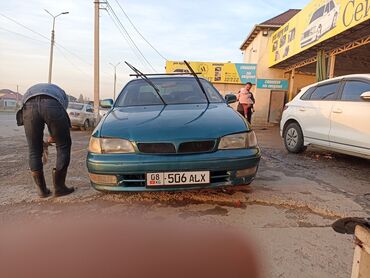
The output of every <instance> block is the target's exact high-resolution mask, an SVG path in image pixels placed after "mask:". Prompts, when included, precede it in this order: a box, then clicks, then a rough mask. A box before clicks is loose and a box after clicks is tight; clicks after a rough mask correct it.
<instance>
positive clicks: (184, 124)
mask: <svg viewBox="0 0 370 278" xmlns="http://www.w3.org/2000/svg"><path fill="white" fill-rule="evenodd" d="M248 129H249V128H248V126H247V124H246V122H245V121H244V120H243V118H242V117H241V116H240V115H239V114H238V113H237V112H236V111H235V110H233V109H232V108H231V107H229V106H227V105H226V104H225V103H220V104H209V105H207V104H181V105H180V104H178V105H166V106H163V105H155V106H136V107H117V108H114V109H113V110H112V111H111V112H110V113H109V114H108V115H107V116H106V118H105V119H104V122H102V124H101V126H100V130H98V134H95V135H96V136H100V137H116V138H124V139H128V140H131V141H135V142H158V141H176V140H184V139H192V140H202V139H216V138H219V137H221V136H224V135H227V134H232V133H238V132H243V131H247V130H248Z"/></svg>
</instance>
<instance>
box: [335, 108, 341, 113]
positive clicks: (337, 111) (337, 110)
mask: <svg viewBox="0 0 370 278" xmlns="http://www.w3.org/2000/svg"><path fill="white" fill-rule="evenodd" d="M342 112H343V110H342V109H339V108H337V109H334V110H333V113H336V114H340V113H342Z"/></svg>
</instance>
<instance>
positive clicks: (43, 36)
mask: <svg viewBox="0 0 370 278" xmlns="http://www.w3.org/2000/svg"><path fill="white" fill-rule="evenodd" d="M0 15H1V16H3V17H5V18H6V19H8V20H10V21H12V22H13V23H15V24H17V25H18V26H21V27H23V28H25V29H27V30H28V31H31V32H32V33H34V34H36V35H38V36H40V37H42V38H44V39H46V40H48V41H49V42H50V38H48V37H47V36H45V35H43V34H41V33H39V32H37V31H35V30H33V29H31V28H29V27H27V26H26V25H24V24H22V23H20V22H18V21H16V20H15V19H13V18H11V17H8V16H6V15H4V14H2V13H0ZM55 45H58V46H59V47H60V48H63V49H64V50H65V51H66V52H68V53H69V54H70V55H72V56H74V57H76V58H77V59H79V60H80V61H82V62H84V63H86V64H88V65H89V66H91V65H92V64H91V63H89V62H86V61H85V60H84V59H82V58H81V57H79V56H78V55H76V54H74V53H73V52H71V51H70V50H68V49H67V48H65V47H64V46H63V45H61V44H60V43H57V42H55Z"/></svg>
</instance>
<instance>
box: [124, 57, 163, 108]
mask: <svg viewBox="0 0 370 278" xmlns="http://www.w3.org/2000/svg"><path fill="white" fill-rule="evenodd" d="M125 64H126V65H127V66H129V68H130V69H132V70H133V71H134V72H135V73H136V74H137V75H138V76H140V78H141V79H143V80H144V81H145V82H146V83H148V84H149V85H150V86H152V88H153V89H154V91H156V93H157V95H158V96H159V98H160V99H161V101H162V102H163V104H164V105H167V103H166V102H165V101H164V99H163V98H162V96H161V94H160V93H159V89H158V87H157V86H155V85H154V83H153V82H152V81H151V80H150V79H149V78H148V77H147V76H146V75H145V74H144V73H142V72H141V71H139V70H138V69H137V68H135V67H134V66H133V65H131V64H130V63H128V62H126V61H125Z"/></svg>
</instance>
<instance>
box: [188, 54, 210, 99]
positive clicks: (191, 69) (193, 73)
mask: <svg viewBox="0 0 370 278" xmlns="http://www.w3.org/2000/svg"><path fill="white" fill-rule="evenodd" d="M184 63H185V65H186V66H187V67H188V69H189V70H190V72H191V75H192V76H194V78H195V80H196V81H197V82H198V85H199V87H200V89H201V90H202V92H203V94H204V95H205V97H206V99H207V103H208V104H209V99H208V95H207V93H206V90H205V89H204V87H203V85H202V82H200V79H199V77H198V75H197V74H196V73H195V71H194V70H193V68H192V67H191V66H190V64H189V63H188V62H187V61H185V60H184Z"/></svg>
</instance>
